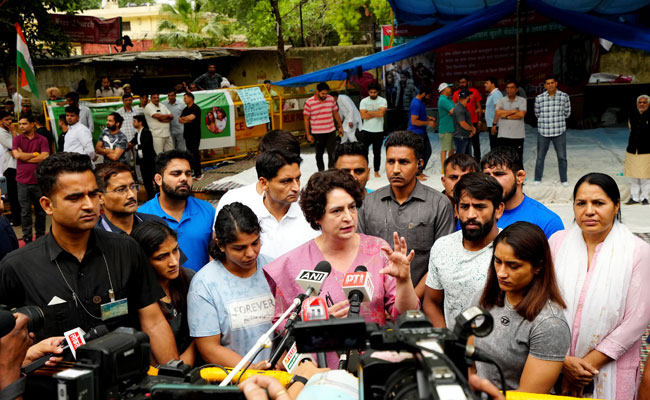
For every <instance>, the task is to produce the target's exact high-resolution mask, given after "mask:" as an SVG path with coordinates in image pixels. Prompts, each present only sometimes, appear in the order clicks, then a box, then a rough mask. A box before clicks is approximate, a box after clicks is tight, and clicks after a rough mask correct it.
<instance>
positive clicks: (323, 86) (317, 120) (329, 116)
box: [303, 82, 343, 171]
mask: <svg viewBox="0 0 650 400" xmlns="http://www.w3.org/2000/svg"><path fill="white" fill-rule="evenodd" d="M329 90H330V87H329V86H328V85H327V83H325V82H321V83H319V84H318V85H317V86H316V94H315V95H314V97H311V98H309V99H308V100H307V101H306V102H305V108H304V110H303V115H304V118H305V134H306V135H307V141H309V142H310V143H313V142H316V165H317V166H318V170H319V171H322V170H324V169H325V164H324V162H323V154H324V153H325V149H327V168H334V161H335V160H334V149H335V148H336V133H337V126H338V132H339V134H341V135H342V134H343V126H342V124H341V117H340V116H339V111H338V110H339V108H338V106H337V105H336V101H335V100H334V98H333V97H332V96H330V95H329ZM335 119H336V123H337V126H335V125H334V120H335Z"/></svg>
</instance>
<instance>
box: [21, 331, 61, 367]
mask: <svg viewBox="0 0 650 400" xmlns="http://www.w3.org/2000/svg"><path fill="white" fill-rule="evenodd" d="M30 336H32V337H33V334H31V333H30ZM64 340H65V338H64V337H63V336H56V337H50V338H47V339H43V340H41V341H40V342H38V343H36V344H35V345H33V346H31V347H30V348H29V349H27V355H25V360H23V367H24V366H27V365H29V364H31V363H32V362H34V361H36V360H38V359H39V358H41V357H43V356H44V355H46V354H59V353H63V349H62V348H61V347H59V345H60V344H61V343H62V342H63V341H64ZM62 360H63V357H50V359H49V360H48V361H47V362H46V363H45V365H47V366H48V367H53V366H55V365H56V364H57V363H59V362H61V361H62Z"/></svg>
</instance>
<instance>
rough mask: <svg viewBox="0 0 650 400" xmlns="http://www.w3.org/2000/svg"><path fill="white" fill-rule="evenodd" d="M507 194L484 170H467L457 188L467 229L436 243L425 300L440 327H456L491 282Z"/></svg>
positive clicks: (462, 221) (456, 197)
mask: <svg viewBox="0 0 650 400" xmlns="http://www.w3.org/2000/svg"><path fill="white" fill-rule="evenodd" d="M502 193H503V189H501V185H499V182H498V181H497V180H496V179H494V178H492V177H491V176H489V175H485V174H482V173H480V172H471V173H469V174H466V175H463V176H462V177H461V178H460V180H459V181H458V183H457V184H456V186H455V187H454V201H455V206H454V207H455V209H456V213H457V215H458V219H459V220H460V226H461V230H460V231H458V232H455V233H452V234H451V235H447V236H445V237H443V238H440V239H438V241H436V243H434V245H433V248H431V256H430V258H429V273H428V274H427V278H426V289H425V292H424V301H423V303H422V308H423V310H424V313H425V314H426V315H427V317H429V319H430V320H431V322H432V323H433V326H434V327H436V328H449V329H452V330H453V329H454V325H455V318H456V316H457V315H458V314H460V313H461V312H462V311H464V310H465V309H466V308H467V307H469V306H470V305H471V299H472V296H473V295H474V293H475V292H477V291H479V290H481V289H482V288H483V286H484V284H485V279H486V277H487V271H488V267H489V266H490V259H491V258H492V241H493V240H494V238H495V237H496V236H497V235H498V234H499V228H497V220H498V219H499V218H500V217H501V214H502V213H503V208H504V205H503V202H502V201H501V195H502ZM443 304H444V308H443ZM443 310H444V311H443Z"/></svg>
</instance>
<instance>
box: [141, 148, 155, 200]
mask: <svg viewBox="0 0 650 400" xmlns="http://www.w3.org/2000/svg"><path fill="white" fill-rule="evenodd" d="M137 163H138V165H139V166H140V173H141V174H142V184H143V185H144V190H145V191H146V192H147V199H149V200H151V199H153V198H154V197H155V196H156V192H157V190H156V187H155V185H154V181H153V177H154V175H155V171H154V160H145V159H144V158H138V159H137Z"/></svg>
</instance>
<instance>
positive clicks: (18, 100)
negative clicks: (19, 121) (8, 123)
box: [7, 85, 23, 114]
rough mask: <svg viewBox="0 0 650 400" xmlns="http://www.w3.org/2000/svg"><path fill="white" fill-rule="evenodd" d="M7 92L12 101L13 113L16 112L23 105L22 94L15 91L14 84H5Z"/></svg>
mask: <svg viewBox="0 0 650 400" xmlns="http://www.w3.org/2000/svg"><path fill="white" fill-rule="evenodd" d="M7 92H9V97H10V98H11V100H12V101H13V102H14V114H18V112H19V111H20V110H22V107H23V96H22V95H21V94H20V93H18V92H17V91H16V87H15V86H14V85H9V86H7Z"/></svg>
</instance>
